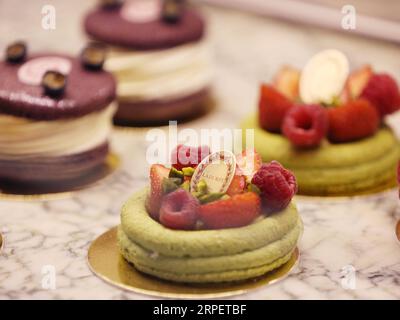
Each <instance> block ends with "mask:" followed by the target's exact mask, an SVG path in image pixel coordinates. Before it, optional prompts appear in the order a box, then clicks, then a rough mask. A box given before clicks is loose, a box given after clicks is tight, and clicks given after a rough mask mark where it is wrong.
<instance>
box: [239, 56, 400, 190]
mask: <svg viewBox="0 0 400 320" xmlns="http://www.w3.org/2000/svg"><path fill="white" fill-rule="evenodd" d="M347 72H348V65H347V59H346V57H345V56H344V55H343V54H342V53H341V52H339V51H336V50H326V51H322V52H320V53H318V54H317V55H315V56H314V57H313V58H312V59H311V60H310V61H309V62H308V63H307V65H306V67H305V68H304V69H303V70H302V71H299V70H297V69H294V68H291V67H284V68H282V69H281V70H280V72H279V73H278V74H277V76H276V77H275V80H274V82H273V84H272V85H267V84H263V85H262V86H261V90H260V99H259V110H258V114H257V115H252V116H250V117H248V118H247V119H245V120H244V121H243V122H242V124H241V126H242V129H254V130H255V131H254V136H255V141H254V147H255V148H256V149H257V150H258V152H259V153H260V154H261V156H262V159H263V161H271V160H277V161H279V162H280V163H282V165H284V166H285V167H287V168H288V169H290V170H292V171H293V172H294V174H295V175H296V178H297V182H298V186H299V193H300V194H305V195H314V196H343V195H357V194H367V193H374V192H378V191H383V190H385V189H388V188H390V187H394V186H395V182H396V166H397V162H398V160H399V159H400V143H399V140H398V139H397V137H396V136H395V134H394V133H393V131H392V130H391V129H390V128H389V127H388V126H386V125H385V124H384V121H383V117H384V116H386V115H389V114H391V113H393V112H395V111H397V110H398V109H399V107H400V94H399V89H398V86H397V84H396V82H395V80H394V79H393V78H392V77H391V76H389V75H387V74H379V73H374V72H373V71H372V69H371V67H370V66H364V67H362V68H360V69H358V70H355V71H353V72H352V73H350V75H348V73H347ZM328 80H329V81H330V82H332V84H330V83H329V81H328Z"/></svg>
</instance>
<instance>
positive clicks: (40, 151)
mask: <svg viewBox="0 0 400 320" xmlns="http://www.w3.org/2000/svg"><path fill="white" fill-rule="evenodd" d="M101 57H102V52H96V49H93V48H89V47H87V48H86V49H85V50H83V51H82V55H81V57H71V56H67V55H61V54H53V53H41V54H35V55H30V54H29V55H28V54H27V49H26V46H25V44H23V43H15V44H13V45H11V46H9V47H8V48H7V52H6V56H5V59H4V60H2V61H0V182H1V183H3V182H5V181H6V182H11V183H22V184H23V185H25V184H37V183H46V182H61V181H70V180H73V179H78V178H80V177H82V176H85V175H87V174H88V173H90V172H92V171H93V170H95V169H96V168H97V167H99V166H101V165H102V164H104V161H105V159H106V157H107V155H108V152H109V148H108V136H109V133H110V130H111V128H112V117H113V114H114V113H115V109H116V106H115V102H114V100H115V95H116V84H115V80H114V78H113V76H112V75H111V74H110V73H109V72H106V71H103V70H102V61H101Z"/></svg>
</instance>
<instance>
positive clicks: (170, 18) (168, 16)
mask: <svg viewBox="0 0 400 320" xmlns="http://www.w3.org/2000/svg"><path fill="white" fill-rule="evenodd" d="M183 7H184V1H183V0H164V2H163V7H162V19H163V20H164V21H165V22H166V23H171V24H173V23H177V22H178V21H179V20H180V19H181V17H182V12H183Z"/></svg>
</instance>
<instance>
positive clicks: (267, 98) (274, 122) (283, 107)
mask: <svg viewBox="0 0 400 320" xmlns="http://www.w3.org/2000/svg"><path fill="white" fill-rule="evenodd" d="M292 106H293V103H292V102H291V101H290V100H289V99H288V98H286V97H285V96H284V95H283V94H281V93H279V92H278V90H277V89H275V88H273V87H272V86H269V85H266V84H263V85H261V88H260V100H259V104H258V122H259V125H260V127H261V128H263V129H265V130H267V131H271V132H280V131H281V126H282V122H283V118H284V117H285V114H286V112H287V111H288V110H289V109H290V108H291V107H292Z"/></svg>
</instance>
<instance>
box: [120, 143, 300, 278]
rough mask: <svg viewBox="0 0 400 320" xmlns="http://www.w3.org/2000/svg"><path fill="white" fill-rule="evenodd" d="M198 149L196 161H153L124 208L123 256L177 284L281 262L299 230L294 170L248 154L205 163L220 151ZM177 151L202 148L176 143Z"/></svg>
mask: <svg viewBox="0 0 400 320" xmlns="http://www.w3.org/2000/svg"><path fill="white" fill-rule="evenodd" d="M182 150H184V151H183V152H182ZM199 150H200V149H199ZM203 150H205V151H206V153H204V152H202V155H203V156H202V157H201V158H200V159H202V161H201V162H200V164H198V165H197V163H198V161H192V160H193V157H191V158H192V159H191V160H189V161H186V162H184V164H182V162H180V161H177V163H175V164H173V166H172V167H171V168H167V167H166V166H164V165H161V164H154V165H152V166H151V169H150V188H146V189H144V190H141V191H139V192H138V193H136V194H135V195H133V196H132V198H130V199H129V200H128V201H127V202H126V204H125V205H124V206H123V208H122V212H121V225H120V227H119V230H118V241H119V246H120V250H121V253H122V255H123V257H124V258H125V259H126V260H127V261H128V262H130V263H132V264H133V265H134V266H135V268H136V269H138V270H139V271H141V272H143V273H146V274H149V275H152V276H155V277H157V278H161V279H164V280H169V281H174V282H183V283H219V282H231V281H240V280H245V279H250V278H254V277H258V276H261V275H263V274H265V273H267V272H269V271H272V270H274V269H276V268H278V267H280V266H282V265H283V264H285V263H286V262H287V261H289V259H290V258H291V256H292V254H293V252H294V250H295V248H296V246H297V242H298V240H299V237H300V234H301V232H302V229H303V224H302V221H301V219H300V216H299V214H298V212H297V209H296V206H295V205H294V203H293V202H292V198H293V196H294V194H295V193H296V191H297V184H296V179H295V177H294V175H293V174H292V173H291V172H290V171H288V170H286V169H285V168H283V167H282V166H281V165H280V164H279V163H278V162H276V161H273V162H270V163H264V164H262V163H261V161H260V159H261V158H260V156H259V155H258V154H257V153H256V152H254V151H244V152H243V153H242V154H240V155H237V156H234V155H233V154H231V156H230V157H231V162H230V164H229V165H225V164H221V163H217V162H215V160H210V159H216V158H218V157H220V156H221V154H222V153H221V152H219V153H218V152H217V153H212V154H209V155H205V154H207V150H208V148H203ZM176 153H178V155H179V153H184V154H186V155H194V154H196V155H197V154H200V151H199V152H198V150H196V148H189V147H185V146H179V147H178V148H177V149H176V150H175V154H176ZM222 157H224V160H223V161H225V160H226V158H227V153H226V151H225V153H224V154H223V156H222ZM178 158H179V157H178ZM203 158H204V159H203ZM221 159H222V158H221ZM250 162H251V165H250V166H249V165H248V164H249V163H250ZM246 168H247V169H248V168H251V169H250V170H246ZM225 169H226V171H224V170H225ZM210 172H213V175H210V174H209V173H210ZM216 176H220V177H223V179H215V180H213V179H214V178H215V177H216ZM207 179H208V180H207Z"/></svg>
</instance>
